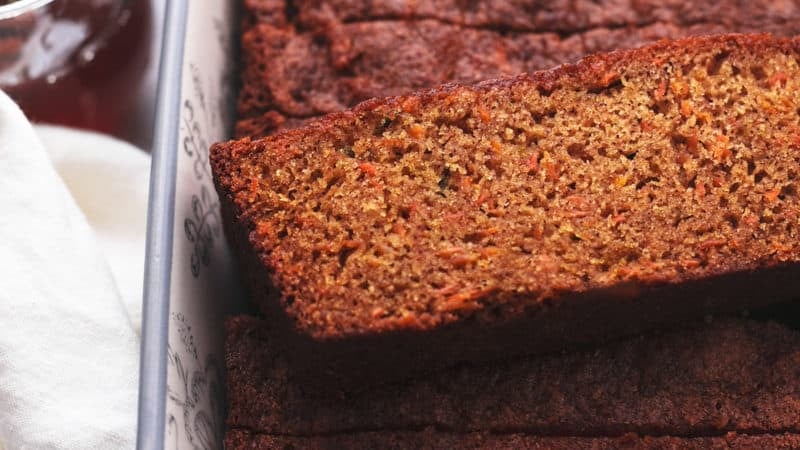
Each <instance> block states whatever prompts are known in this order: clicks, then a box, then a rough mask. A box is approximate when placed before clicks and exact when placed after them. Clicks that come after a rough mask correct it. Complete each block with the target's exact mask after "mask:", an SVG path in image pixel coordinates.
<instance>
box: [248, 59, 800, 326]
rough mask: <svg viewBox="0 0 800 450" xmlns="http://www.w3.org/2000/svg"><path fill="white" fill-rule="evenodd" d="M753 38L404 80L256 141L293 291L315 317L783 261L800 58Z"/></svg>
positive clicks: (453, 309) (256, 189)
mask: <svg viewBox="0 0 800 450" xmlns="http://www.w3.org/2000/svg"><path fill="white" fill-rule="evenodd" d="M756 48H757V50H752V49H744V48H742V49H736V50H734V51H731V50H730V49H725V48H723V47H719V46H706V49H705V50H703V51H699V52H698V51H695V50H691V51H685V52H678V54H677V55H672V54H669V53H665V54H663V58H661V59H659V58H658V57H657V58H656V59H655V61H638V62H637V61H634V62H633V63H632V64H630V65H627V66H623V65H621V64H620V65H617V66H614V65H613V64H612V65H611V66H610V67H608V68H607V72H606V73H607V75H606V76H601V77H600V78H601V79H600V80H599V81H600V85H599V86H598V87H595V88H589V89H587V88H586V87H585V86H586V83H580V82H578V81H577V80H578V79H579V78H580V75H579V74H577V75H574V76H570V77H566V78H565V79H564V80H561V81H557V83H559V86H558V87H557V88H553V89H549V88H547V87H546V86H544V85H542V84H539V85H534V84H533V83H532V82H531V81H530V80H527V79H525V78H521V79H518V80H517V81H515V82H510V84H508V85H507V87H506V88H502V89H494V88H492V89H485V88H481V87H478V88H474V89H473V88H455V89H451V90H446V91H444V93H440V94H436V95H435V100H431V98H429V97H425V96H423V97H415V96H410V97H406V98H399V99H398V100H397V101H393V102H389V103H387V104H385V105H380V106H378V107H376V108H374V109H368V110H365V111H363V112H361V113H358V114H356V115H351V116H345V117H350V119H348V120H349V122H347V121H340V122H337V125H338V127H334V128H333V129H330V130H327V131H323V132H321V133H311V134H309V135H305V136H304V137H303V139H302V140H301V141H300V142H298V143H296V144H293V145H291V146H289V147H287V148H284V149H281V150H279V151H278V154H277V155H276V154H275V153H271V152H270V151H265V152H261V153H254V154H253V155H254V156H253V157H252V158H251V159H250V160H249V161H248V162H247V163H245V165H244V166H243V167H241V168H239V171H240V172H241V175H242V176H243V177H244V178H246V179H247V180H248V183H249V185H248V189H249V192H250V194H251V198H250V202H251V205H250V206H249V207H248V211H249V212H248V213H247V214H248V215H249V216H250V217H251V219H252V220H253V222H254V224H255V227H254V231H255V235H254V236H255V239H256V240H258V241H259V242H260V245H261V247H262V248H263V250H265V251H266V253H267V254H268V255H269V264H270V265H271V266H272V267H273V268H274V267H280V268H281V270H280V271H276V273H275V279H274V281H275V283H276V285H278V286H279V287H280V289H281V292H282V295H283V299H282V300H283V302H284V304H285V306H286V309H287V310H288V311H289V312H290V313H291V314H294V315H295V316H296V317H297V318H298V319H299V320H301V321H303V322H304V323H310V324H314V327H315V330H311V332H312V334H322V333H323V331H324V332H326V333H330V332H334V333H341V334H353V333H356V334H357V333H359V332H362V331H363V330H362V329H360V328H359V327H361V326H362V325H361V324H364V323H372V324H378V323H379V324H381V326H382V327H384V328H385V329H400V328H408V327H417V328H430V327H434V326H437V325H439V324H441V323H447V322H450V321H454V320H456V319H458V318H460V317H465V316H471V315H477V316H478V318H481V317H491V318H492V320H494V319H497V318H502V316H504V315H508V314H514V313H516V312H519V311H520V310H521V309H523V308H526V307H528V306H530V305H538V306H545V305H546V304H547V302H548V301H549V300H551V299H553V298H557V296H558V295H559V293H563V292H582V291H587V290H592V289H597V288H605V287H612V286H617V285H626V284H627V283H626V282H632V281H636V280H647V282H658V281H665V282H666V281H669V282H675V281H680V280H686V279H694V278H699V277H702V276H708V275H714V274H718V273H723V272H729V271H734V270H747V269H749V268H755V267H756V266H759V267H763V266H765V265H766V266H768V265H774V264H778V263H780V262H783V261H790V260H791V261H796V260H797V259H798V256H799V255H798V244H797V235H798V229H797V228H798V207H799V206H800V203H799V202H798V197H797V196H798V185H797V176H798V171H800V166H798V161H799V160H800V60H798V57H797V55H796V54H791V53H783V52H781V51H779V50H777V49H771V48H768V47H767V48H766V50H764V51H763V52H762V53H761V54H755V53H753V52H756V51H758V50H763V49H758V47H756ZM656 56H658V53H656ZM309 261H310V262H311V263H312V265H310V266H309V265H308V262H309ZM487 298H491V302H484V300H485V299H487Z"/></svg>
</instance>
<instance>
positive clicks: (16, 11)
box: [0, 0, 53, 20]
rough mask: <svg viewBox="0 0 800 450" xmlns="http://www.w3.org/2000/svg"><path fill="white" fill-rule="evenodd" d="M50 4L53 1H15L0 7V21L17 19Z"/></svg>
mask: <svg viewBox="0 0 800 450" xmlns="http://www.w3.org/2000/svg"><path fill="white" fill-rule="evenodd" d="M52 2H53V0H17V1H15V2H12V3H9V4H8V5H3V6H0V20H2V19H11V18H14V17H17V16H19V15H21V14H25V13H26V12H29V11H33V10H35V9H38V8H41V7H42V6H45V5H47V4H49V3H52Z"/></svg>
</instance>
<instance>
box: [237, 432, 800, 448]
mask: <svg viewBox="0 0 800 450" xmlns="http://www.w3.org/2000/svg"><path fill="white" fill-rule="evenodd" d="M225 448H226V449H227V450H240V449H281V450H294V449H305V450H323V449H325V450H328V449H330V450H333V449H350V450H361V449H365V450H366V449H385V450H393V449H398V450H400V449H447V448H451V449H463V450H472V449H475V450H477V449H482V450H490V449H517V450H529V449H530V450H533V449H537V450H545V449H547V450H583V449H591V450H617V449H629V450H636V449H648V450H666V449H675V450H677V449H681V450H693V449H697V450H700V449H729V448H735V449H752V450H756V449H758V450H763V449H796V448H800V435H798V434H790V433H785V434H775V435H755V436H752V435H739V434H736V433H730V434H728V435H725V436H715V437H698V438H681V437H638V436H636V435H627V436H621V437H613V438H606V437H604V438H584V437H539V436H529V435H524V434H509V435H491V434H485V433H467V434H453V433H438V432H435V431H422V432H380V431H371V432H364V433H349V434H344V435H337V436H324V437H291V436H270V435H260V434H252V433H250V432H248V431H243V430H233V431H231V432H229V433H228V434H227V436H226V439H225Z"/></svg>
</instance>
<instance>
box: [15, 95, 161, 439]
mask: <svg viewBox="0 0 800 450" xmlns="http://www.w3.org/2000/svg"><path fill="white" fill-rule="evenodd" d="M43 144H44V145H43ZM45 149H46V150H45ZM48 152H49V153H48ZM148 159H149V158H148V157H147V156H146V155H145V154H144V153H143V152H141V151H140V150H138V149H136V148H135V147H132V146H131V145H128V144H125V143H122V142H120V141H117V140H114V139H111V138H108V137H104V136H101V135H97V134H93V133H86V132H78V131H72V130H67V129H62V128H57V127H38V129H36V130H34V128H33V127H32V126H31V125H30V124H29V123H28V121H27V120H26V119H25V117H24V116H23V114H22V112H21V111H20V110H19V109H18V108H17V106H16V105H15V104H14V103H13V102H12V101H11V100H10V99H9V98H8V97H7V96H6V95H5V94H2V93H0V448H5V449H8V450H12V449H62V448H63V449H116V448H133V446H134V444H135V434H136V400H137V387H138V386H137V383H138V354H139V336H138V330H139V321H140V317H141V306H140V304H141V288H142V272H143V264H144V253H143V252H144V235H145V232H144V229H145V220H146V219H145V217H146V196H147V186H148V172H149V161H148Z"/></svg>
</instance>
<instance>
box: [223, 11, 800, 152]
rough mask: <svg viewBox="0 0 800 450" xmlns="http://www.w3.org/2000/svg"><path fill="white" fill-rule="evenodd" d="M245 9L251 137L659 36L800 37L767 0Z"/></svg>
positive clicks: (245, 107)
mask: <svg viewBox="0 0 800 450" xmlns="http://www.w3.org/2000/svg"><path fill="white" fill-rule="evenodd" d="M510 11H513V13H511V12H510ZM243 13H244V16H245V25H244V27H243V35H242V42H241V43H242V64H241V67H242V69H241V72H242V73H241V75H242V88H241V90H240V97H239V108H238V114H239V122H238V123H237V127H236V132H237V136H242V137H243V136H251V137H253V136H263V135H266V134H270V133H272V132H274V131H275V130H276V129H279V128H284V129H285V128H295V127H298V126H302V124H303V122H307V121H308V120H312V118H313V117H318V116H319V115H321V114H323V113H329V112H334V111H339V110H342V109H345V108H347V107H350V106H353V105H355V104H357V103H358V102H360V101H364V100H367V99H369V98H373V97H386V96H390V95H402V94H406V93H408V92H411V91H414V90H417V89H424V88H430V87H433V86H436V85H439V84H441V83H445V82H459V83H475V82H478V81H481V80H486V79H490V78H497V77H501V76H509V75H516V74H519V73H522V72H531V71H535V70H540V69H545V68H550V67H552V66H554V65H556V64H561V63H564V62H568V61H569V62H572V61H576V60H577V59H578V58H580V57H582V56H585V55H587V54H591V53H595V52H601V51H610V50H617V49H623V48H633V47H636V46H639V45H642V44H643V43H646V42H652V41H655V40H658V39H661V38H679V37H686V36H695V35H705V34H713V33H725V32H728V33H733V32H737V33H745V32H769V33H773V34H776V35H785V36H793V35H795V34H797V33H800V3H798V2H778V3H776V2H771V1H766V0H761V1H753V2H742V1H739V0H721V1H717V2H709V3H697V2H685V1H683V0H680V1H679V0H672V1H666V2H662V1H656V0H637V1H630V0H603V1H595V0H580V1H552V2H550V1H548V2H529V1H523V2H519V1H513V0H512V1H509V0H489V1H481V2H463V1H458V0H437V1H426V2H414V1H392V2H374V1H369V0H323V1H316V0H313V1H292V2H288V1H287V0H247V1H246V2H245V7H244V10H243Z"/></svg>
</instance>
